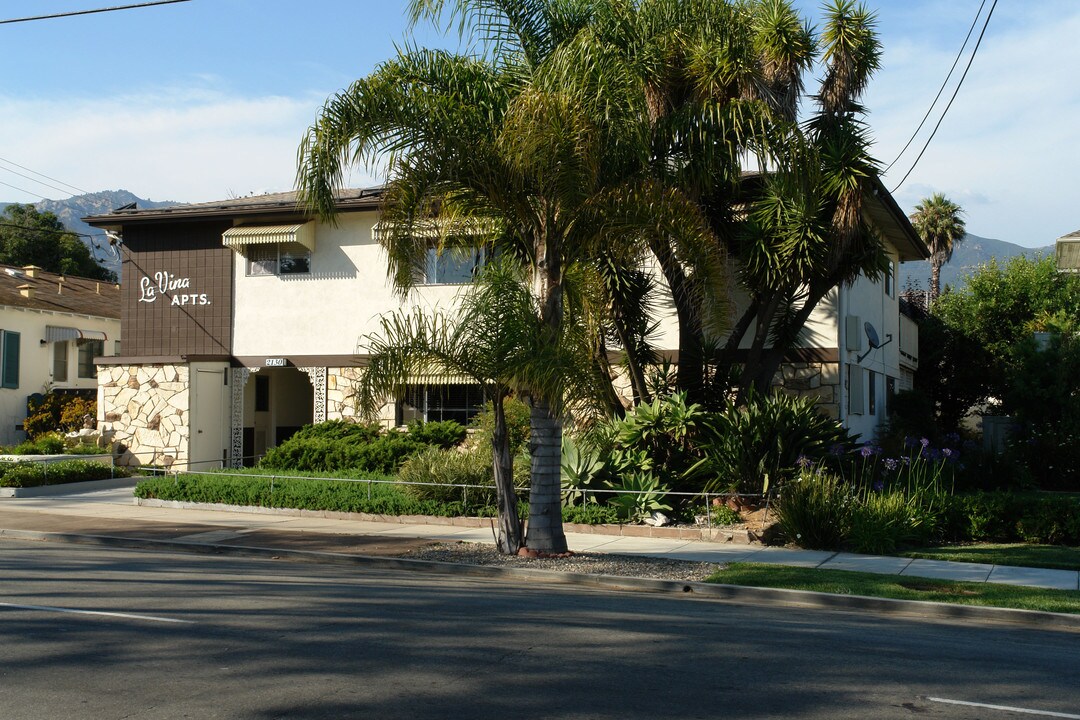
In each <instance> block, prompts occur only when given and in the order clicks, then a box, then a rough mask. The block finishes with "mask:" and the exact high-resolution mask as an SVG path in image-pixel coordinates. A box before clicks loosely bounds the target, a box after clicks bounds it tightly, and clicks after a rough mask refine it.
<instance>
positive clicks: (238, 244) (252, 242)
mask: <svg viewBox="0 0 1080 720" xmlns="http://www.w3.org/2000/svg"><path fill="white" fill-rule="evenodd" d="M221 240H222V244H224V245H225V247H228V248H232V249H233V250H235V251H236V252H238V253H240V254H242V255H243V256H244V262H245V266H246V268H247V275H249V276H257V275H298V274H306V273H310V272H311V253H312V252H313V251H314V250H315V223H314V222H304V223H298V224H295V225H237V226H235V227H231V228H229V229H228V230H226V231H225V232H224V233H222V236H221Z"/></svg>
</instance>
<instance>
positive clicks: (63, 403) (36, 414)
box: [23, 392, 97, 440]
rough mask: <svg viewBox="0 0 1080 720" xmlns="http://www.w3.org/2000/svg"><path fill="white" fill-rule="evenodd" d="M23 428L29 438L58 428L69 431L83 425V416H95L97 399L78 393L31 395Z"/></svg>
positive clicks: (34, 437) (32, 438)
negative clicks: (84, 396)
mask: <svg viewBox="0 0 1080 720" xmlns="http://www.w3.org/2000/svg"><path fill="white" fill-rule="evenodd" d="M26 411H27V412H26V420H24V421H23V430H25V431H26V434H27V436H28V437H29V438H30V439H31V440H36V439H37V438H38V437H39V436H40V435H43V434H45V433H49V432H53V431H55V430H59V431H61V432H71V431H73V430H78V429H80V428H81V427H82V426H83V416H84V415H90V416H91V417H97V401H96V400H91V399H87V398H83V397H81V396H79V395H71V394H66V393H57V392H49V393H46V394H45V395H42V396H36V395H35V396H33V397H32V398H31V399H30V401H29V402H27V404H26Z"/></svg>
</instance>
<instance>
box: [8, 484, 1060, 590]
mask: <svg viewBox="0 0 1080 720" xmlns="http://www.w3.org/2000/svg"><path fill="white" fill-rule="evenodd" d="M131 485H132V486H133V485H134V481H132V483H131ZM2 530H32V531H38V532H55V533H69V534H85V535H111V536H119V537H133V538H141V539H159V540H178V541H184V542H191V543H206V544H218V545H249V546H250V545H257V546H261V547H269V548H282V549H298V550H316V551H323V552H336V553H346V554H356V555H400V554H401V553H404V552H407V551H408V550H410V549H412V548H414V547H419V546H421V545H423V544H425V543H426V542H428V541H442V542H459V541H460V542H479V543H493V542H494V537H493V531H492V529H491V528H490V527H488V528H475V527H456V526H451V525H424V524H398V523H383V522H370V521H359V520H338V519H330V518H322V517H312V516H296V515H284V514H273V513H267V514H263V513H258V512H251V511H231V510H205V509H185V508H174V507H143V506H138V505H135V504H134V501H133V498H132V495H131V489H130V487H126V488H124V487H122V488H115V489H110V490H103V491H97V492H88V493H78V494H68V495H55V496H51V497H42V498H0V531H2ZM567 542H568V544H569V546H570V548H571V549H572V550H574V551H576V552H593V553H611V554H621V555H639V556H647V557H662V558H673V559H677V560H693V561H701V562H710V563H727V562H754V563H773V564H777V565H791V566H798V567H809V568H821V569H833V570H855V571H859V572H869V573H880V574H884V575H904V576H911V577H924V578H937V579H945V580H963V581H967V582H991V583H1001V584H1007V585H1021V586H1028V587H1039V588H1051V589H1057V590H1080V572H1077V571H1074V570H1045V569H1038V568H1022V567H1009V566H1000V565H983V564H975V563H957V562H944V561H939V560H913V559H910V558H900V557H889V556H871V555H854V554H851V553H835V552H823V551H815V550H795V549H790V548H776V547H764V546H761V545H742V544H736V543H715V542H703V541H689V540H677V539H662V538H647V537H625V536H611V535H596V534H582V533H568V534H567Z"/></svg>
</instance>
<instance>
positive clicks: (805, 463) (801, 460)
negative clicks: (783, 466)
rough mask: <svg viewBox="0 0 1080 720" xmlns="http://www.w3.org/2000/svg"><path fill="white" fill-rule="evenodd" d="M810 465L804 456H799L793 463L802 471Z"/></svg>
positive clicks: (809, 461)
mask: <svg viewBox="0 0 1080 720" xmlns="http://www.w3.org/2000/svg"><path fill="white" fill-rule="evenodd" d="M812 463H813V461H812V460H811V459H810V458H808V457H806V456H805V455H799V459H798V460H796V461H795V464H796V465H798V466H799V467H801V468H803V469H806V468H808V467H810V465H811V464H812Z"/></svg>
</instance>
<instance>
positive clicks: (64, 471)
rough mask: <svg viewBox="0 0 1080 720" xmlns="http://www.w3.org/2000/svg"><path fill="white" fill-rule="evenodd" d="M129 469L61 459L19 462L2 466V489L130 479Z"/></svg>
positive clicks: (0, 475)
mask: <svg viewBox="0 0 1080 720" xmlns="http://www.w3.org/2000/svg"><path fill="white" fill-rule="evenodd" d="M130 474H131V473H130V472H129V471H128V470H127V469H126V468H120V467H118V468H114V467H112V466H111V465H105V464H103V463H98V462H91V461H88V460H61V461H59V462H53V463H40V462H17V463H2V464H0V487H15V488H22V487H38V486H41V485H62V484H65V483H73V482H84V481H87V480H105V479H107V478H111V477H127V476H129V475H130Z"/></svg>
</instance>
